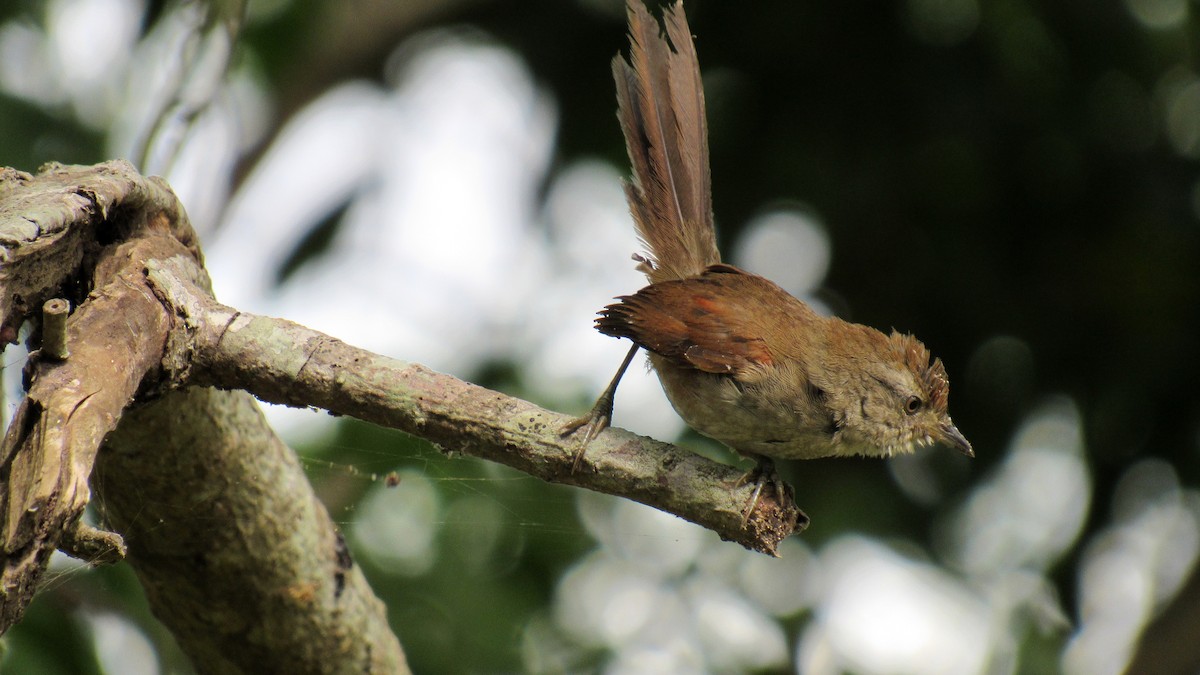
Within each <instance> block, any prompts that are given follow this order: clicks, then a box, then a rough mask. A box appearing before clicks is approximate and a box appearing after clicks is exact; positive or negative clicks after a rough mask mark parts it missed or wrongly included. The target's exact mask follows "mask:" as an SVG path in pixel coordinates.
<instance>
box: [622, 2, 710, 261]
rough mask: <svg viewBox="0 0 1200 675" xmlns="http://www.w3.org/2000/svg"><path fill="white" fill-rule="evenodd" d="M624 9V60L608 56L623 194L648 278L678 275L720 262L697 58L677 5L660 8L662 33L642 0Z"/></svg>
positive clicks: (684, 18)
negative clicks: (620, 136) (628, 176)
mask: <svg viewBox="0 0 1200 675" xmlns="http://www.w3.org/2000/svg"><path fill="white" fill-rule="evenodd" d="M628 10H629V44H630V61H629V62H626V61H625V60H624V59H622V58H621V57H620V56H617V57H616V58H615V59H614V60H613V77H614V79H615V80H616V84H617V102H618V112H617V116H618V118H619V119H620V121H621V130H622V132H623V133H624V135H625V146H626V148H627V149H628V151H629V161H630V164H631V165H632V167H633V180H632V181H631V182H630V183H628V184H626V186H625V195H626V197H627V199H628V200H629V209H630V211H631V212H632V214H633V219H634V223H635V224H636V226H637V232H638V236H639V237H640V238H641V239H642V242H643V243H644V244H645V245H646V247H647V249H648V251H647V252H648V253H649V260H648V262H647V264H644V265H643V266H642V269H643V271H644V272H646V275H647V276H648V277H649V278H650V281H651V282H658V281H666V280H670V279H684V278H687V277H691V276H695V275H698V274H700V273H701V272H703V271H704V269H705V268H706V267H708V266H709V265H714V264H717V263H719V262H721V254H720V253H719V252H718V251H717V241H716V234H715V232H714V230H713V217H712V192H711V179H710V177H709V168H708V130H707V126H706V123H705V117H704V89H703V87H702V86H701V82H700V66H699V62H698V61H697V59H696V50H695V46H694V45H693V44H692V36H691V32H690V30H689V28H688V25H687V18H686V17H685V16H684V14H683V10H682V6H681V5H672V6H668V7H667V8H665V9H664V10H663V21H664V23H665V25H666V38H664V37H662V35H661V34H660V28H659V24H658V22H657V21H656V20H655V19H654V18H653V17H652V16H650V13H649V12H648V11H647V10H646V7H645V6H644V4H643V3H642V0H628ZM668 39H669V40H670V43H669V44H668V42H667V40H668ZM672 46H674V50H672Z"/></svg>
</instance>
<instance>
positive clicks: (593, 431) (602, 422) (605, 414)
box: [559, 391, 613, 473]
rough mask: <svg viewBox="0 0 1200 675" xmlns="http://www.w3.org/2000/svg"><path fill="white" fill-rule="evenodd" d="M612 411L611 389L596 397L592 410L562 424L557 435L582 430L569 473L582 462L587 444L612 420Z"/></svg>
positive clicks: (574, 470)
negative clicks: (581, 438) (581, 437)
mask: <svg viewBox="0 0 1200 675" xmlns="http://www.w3.org/2000/svg"><path fill="white" fill-rule="evenodd" d="M612 411H613V396H612V392H611V391H605V392H604V393H603V394H601V395H600V398H598V399H596V405H594V406H592V410H591V411H590V412H589V413H588V414H586V415H584V416H583V417H576V418H575V419H573V420H571V421H570V422H567V423H566V424H564V425H563V428H562V430H561V431H559V436H564V437H565V436H570V435H571V434H573V433H575V432H576V431H579V430H580V429H583V430H584V433H583V440H582V441H581V442H580V444H579V450H577V451H575V460H574V461H573V462H571V473H575V472H576V471H578V470H579V465H580V464H581V463H583V455H584V454H585V453H586V452H587V447H588V444H589V443H591V442H592V441H593V440H595V438H596V437H597V436H599V435H600V432H601V431H604V430H605V429H607V428H608V425H609V424H610V423H611V422H612Z"/></svg>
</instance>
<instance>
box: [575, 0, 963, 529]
mask: <svg viewBox="0 0 1200 675" xmlns="http://www.w3.org/2000/svg"><path fill="white" fill-rule="evenodd" d="M626 9H627V15H628V21H629V38H630V40H629V42H630V48H629V59H628V60H626V59H625V58H623V57H622V56H621V55H620V54H618V55H617V56H616V57H614V59H613V63H612V69H613V76H614V80H615V82H616V92H617V103H618V105H617V117H618V119H619V121H620V126H621V130H622V133H623V135H624V138H625V145H626V149H627V151H628V154H629V160H630V164H631V167H632V177H631V179H630V180H628V181H626V182H625V184H624V188H625V196H626V200H627V202H628V204H629V209H630V213H631V214H632V216H633V221H634V226H635V228H636V231H637V234H638V238H639V240H640V241H641V243H642V245H643V246H644V249H645V250H644V252H642V253H638V254H635V255H634V256H633V257H634V260H635V261H636V263H637V268H638V270H639V271H641V272H642V273H644V274H645V276H646V279H647V281H648V282H649V283H648V285H646V286H645V287H644V288H642V289H640V290H638V291H637V292H635V293H633V294H632V295H625V296H620V297H617V298H616V302H614V303H612V304H609V305H608V306H606V307H605V308H603V309H602V310H601V311H600V313H599V316H598V317H597V319H596V322H595V326H596V329H597V330H599V331H600V332H601V333H603V334H605V335H608V336H611V337H616V338H625V339H628V340H630V341H631V342H632V343H633V344H632V346H631V348H630V349H629V351H628V352H627V354H626V356H625V358H624V360H623V361H622V363H621V366H620V367H619V368H618V370H617V373H616V375H615V376H614V377H613V379H612V381H611V382H610V383H609V385H608V387H606V388H605V390H604V391H603V392H602V393H601V395H600V397H599V398H598V399H597V401H596V404H595V405H594V406H593V408H592V409H591V411H590V412H589V413H588V414H587V415H584V416H582V417H579V418H577V419H575V420H572V421H571V422H569V423H568V424H567V425H565V426H564V427H563V429H562V434H563V435H564V436H567V435H570V434H573V433H576V432H577V431H579V430H580V429H585V431H584V434H583V438H582V442H581V444H580V447H579V449H578V451H577V452H576V454H575V457H574V462H573V464H572V470H573V471H576V470H578V469H579V467H580V465H581V463H582V460H583V458H584V456H585V453H586V450H587V446H588V444H589V443H590V442H591V441H592V440H593V439H594V438H595V437H596V435H597V434H599V433H600V432H601V431H603V430H604V429H605V428H606V427H608V426H609V424H610V422H611V418H612V408H613V400H614V397H615V393H616V389H617V386H618V384H619V383H620V380H621V378H622V376H623V375H624V373H625V371H626V370H627V368H628V367H629V365H630V363H631V362H632V360H633V358H634V356H635V355H636V354H637V352H638V351H639V350H645V351H646V352H647V353H648V356H649V362H650V365H651V366H652V368H653V370H654V372H655V373H657V375H658V378H659V381H660V382H661V383H662V387H663V391H664V392H665V394H666V396H667V398H668V399H669V400H670V402H671V405H672V406H673V407H674V409H675V411H676V412H677V413H678V414H679V415H680V417H682V418H683V420H684V421H685V422H687V423H688V425H690V426H691V427H692V428H693V429H695V430H696V431H698V432H700V433H701V434H703V435H705V436H708V437H710V438H712V439H715V440H717V441H720V442H721V443H723V444H725V445H726V446H728V447H729V448H731V449H732V450H734V451H735V452H737V453H738V454H740V455H742V456H745V457H747V458H749V459H752V460H754V461H755V467H754V469H752V470H751V471H750V472H748V473H747V474H746V475H744V476H743V477H742V479H741V480H739V481H738V482H737V483H736V484H735V487H739V486H741V485H743V484H746V483H753V485H754V489H753V491H752V492H751V496H750V498H749V499H748V500H747V506H746V507H745V511H744V516H743V522H745V520H746V519H748V518H749V517H750V515H751V513H752V512H753V511H754V509H755V508H756V507H757V505H758V503H759V501H760V497H761V494H762V491H763V488H764V486H765V485H768V484H774V485H775V489H776V493H777V497H778V498H779V500H780V501H781V502H782V500H783V499H784V495H785V492H786V490H787V488H786V486H785V485H784V483H783V482H782V481H781V480H780V479H779V477H778V475H777V473H776V471H775V465H774V460H775V459H786V460H793V459H816V458H822V457H842V456H853V455H862V456H870V457H891V456H895V455H901V454H906V453H909V452H912V451H913V450H914V449H915V448H916V447H920V446H926V445H933V444H937V443H940V444H946V445H949V446H951V447H953V448H956V449H957V450H959V451H960V452H962V453H963V454H965V455H967V456H972V457H973V456H974V451H973V449H972V446H971V443H970V442H969V441H968V440H967V439H966V437H965V436H964V435H963V434H962V432H960V431H959V430H958V427H957V426H955V424H954V422H953V421H952V420H951V418H950V415H949V412H948V396H949V378H948V377H947V374H946V369H945V366H944V365H943V363H942V361H941V360H940V359H937V358H933V357H932V356H931V354H930V353H929V350H928V349H927V348H926V347H925V345H924V344H922V343H921V341H920V340H918V339H917V338H916V337H914V336H912V335H910V334H906V333H901V332H897V331H894V330H893V331H892V332H891V333H890V334H884V333H883V332H881V331H879V330H876V329H875V328H871V327H869V326H865V325H861V324H856V323H851V322H848V321H844V320H842V319H840V318H837V317H834V316H823V315H821V314H818V313H817V312H816V311H815V310H813V309H812V308H811V307H810V306H809V305H808V304H806V303H805V302H804V301H802V300H800V299H798V298H796V297H794V296H792V295H791V294H789V293H788V292H787V291H785V290H784V289H783V288H781V287H780V286H779V285H777V284H775V283H774V282H772V281H770V280H769V279H766V278H765V277H762V276H760V275H757V274H754V273H752V272H749V271H746V270H743V269H740V268H738V267H735V266H733V265H729V264H727V263H724V262H722V260H721V254H720V251H719V250H718V248H717V237H716V231H715V227H714V221H713V206H712V192H711V179H710V172H709V158H708V131H707V122H706V118H705V107H704V91H703V87H702V85H701V78H700V68H699V61H698V58H697V55H696V50H695V45H694V43H693V41H692V35H691V30H690V28H689V27H688V23H687V18H686V16H685V14H684V11H683V6H682V2H681V1H680V2H673V3H671V4H669V5H667V6H665V7H664V8H663V11H662V25H661V26H660V24H659V22H658V21H657V20H656V19H655V18H654V17H653V16H651V15H650V13H649V11H648V10H647V9H646V7H645V5H644V4H643V2H642V0H627V6H626Z"/></svg>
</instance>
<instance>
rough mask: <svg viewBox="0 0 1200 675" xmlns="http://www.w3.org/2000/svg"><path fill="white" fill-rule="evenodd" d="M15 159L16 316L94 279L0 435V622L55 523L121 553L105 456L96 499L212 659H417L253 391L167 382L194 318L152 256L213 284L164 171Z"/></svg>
mask: <svg viewBox="0 0 1200 675" xmlns="http://www.w3.org/2000/svg"><path fill="white" fill-rule="evenodd" d="M13 175H14V174H13V172H8V173H5V174H0V233H2V232H5V231H10V230H11V229H12V228H8V227H7V226H9V225H15V226H17V228H16V229H21V226H23V224H32V225H34V226H35V227H34V228H33V229H32V230H30V231H29V232H28V233H25V234H24V235H22V236H23V237H25V239H19V240H4V241H2V242H0V243H2V244H3V245H4V247H3V249H0V254H2V255H3V257H4V259H5V263H6V264H5V265H3V266H0V272H3V274H0V298H4V300H5V302H8V304H3V305H0V309H2V310H3V311H4V312H5V316H4V317H3V319H4V320H5V321H6V322H9V321H10V320H11V323H10V324H6V325H18V324H19V322H20V321H21V320H23V319H24V318H25V317H26V316H28V315H29V312H30V311H31V310H32V309H34V308H35V307H36V306H40V301H41V299H42V296H43V295H45V294H47V293H50V292H52V291H53V290H54V289H74V288H78V287H80V286H85V287H87V285H85V284H83V283H81V282H80V280H81V279H85V278H89V279H90V278H92V277H93V276H94V279H95V281H94V282H93V283H92V284H91V285H90V287H93V288H95V289H96V290H94V291H92V292H91V293H90V294H88V295H87V297H86V298H84V297H74V298H73V299H74V300H75V302H76V303H77V304H78V305H79V308H78V309H77V310H76V312H75V313H74V314H72V315H71V316H70V317H69V318H68V321H67V337H68V341H69V344H70V355H69V356H68V357H67V359H66V360H64V361H62V362H49V361H46V360H42V361H40V362H39V361H38V360H37V359H36V358H31V363H30V367H29V370H28V372H29V375H30V380H31V382H32V385H31V387H30V390H29V393H28V396H27V397H26V398H25V400H24V402H23V404H22V406H21V408H19V410H18V412H17V415H16V418H15V419H14V422H13V424H11V425H10V427H9V429H8V431H7V434H6V436H5V438H4V443H3V446H0V499H2V500H4V501H3V504H2V505H3V509H0V525H3V527H2V528H0V550H2V551H3V552H4V553H3V555H2V556H0V559H2V564H3V570H2V571H3V584H4V585H3V587H2V588H0V632H3V630H4V629H6V628H7V627H8V626H10V625H12V623H14V622H15V621H16V620H18V619H19V618H20V615H21V613H22V612H23V611H24V608H25V606H26V605H27V604H28V602H29V599H30V597H31V596H32V594H33V591H34V589H35V587H36V582H37V580H38V578H39V577H40V575H41V574H42V572H44V569H45V562H46V560H47V559H48V557H49V555H50V553H51V552H52V551H53V550H54V547H55V546H56V545H57V544H58V543H60V542H62V544H63V546H64V547H66V548H68V549H70V550H73V551H75V552H76V553H88V552H90V553H89V554H91V555H100V556H105V557H109V556H113V555H120V552H121V549H122V546H121V542H120V541H119V540H118V539H116V538H114V537H106V536H104V535H103V534H98V533H95V532H89V531H88V530H87V528H81V527H79V523H78V520H77V518H78V515H79V512H80V511H81V510H82V508H83V505H84V504H86V502H87V496H88V485H87V479H88V476H89V475H91V474H92V468H93V464H92V463H93V460H95V461H96V462H97V466H98V467H99V471H98V472H97V474H96V475H94V476H93V482H92V487H93V488H94V489H95V490H96V493H97V495H98V497H99V499H100V502H101V504H102V505H103V507H104V509H103V510H104V515H105V517H106V518H107V520H108V521H109V524H111V525H113V526H114V527H116V528H117V529H119V530H120V531H121V533H122V534H124V535H125V536H126V539H127V540H128V558H127V559H128V561H129V563H130V564H131V566H132V567H133V569H134V571H135V572H136V573H137V574H138V576H139V578H140V579H141V580H142V582H143V584H144V585H145V587H146V591H147V596H148V597H149V599H150V602H151V608H152V609H153V610H154V612H155V614H156V615H157V616H158V617H159V618H160V619H161V620H162V621H163V622H164V623H165V624H166V625H167V626H168V627H169V628H171V630H172V631H173V633H174V634H175V636H176V638H178V640H179V643H180V646H181V647H183V649H184V651H185V652H187V653H188V654H189V655H191V656H192V657H193V659H194V661H195V665H196V667H197V669H198V670H199V671H200V672H220V673H237V672H245V673H257V672H268V671H269V672H311V673H321V672H347V671H350V672H389V673H390V672H398V673H403V672H406V671H407V667H406V665H405V663H404V655H403V652H402V651H401V649H400V646H399V643H398V642H397V640H396V639H395V636H394V635H392V634H391V632H390V629H389V628H388V624H387V617H386V614H385V611H384V608H383V606H382V603H380V602H379V601H378V600H377V599H376V598H375V597H374V596H373V595H372V594H371V591H370V589H369V588H368V587H367V584H366V581H365V579H364V578H363V576H362V574H361V573H360V572H359V570H358V568H357V567H356V566H355V565H354V564H353V561H352V560H351V558H350V554H349V552H348V551H347V550H346V548H345V542H344V541H342V539H341V537H340V535H339V534H338V533H337V530H336V527H335V526H334V525H333V523H332V521H331V520H330V518H329V516H328V513H326V511H325V509H324V507H323V506H322V505H321V504H320V503H319V502H318V501H317V499H316V497H315V495H314V494H313V492H312V489H311V487H310V486H309V484H308V482H307V480H306V479H305V477H304V474H303V471H302V470H301V468H300V467H299V465H298V463H297V460H296V458H295V457H294V455H292V454H291V453H290V451H289V450H288V449H287V448H286V447H285V446H284V445H283V444H282V442H281V441H279V439H278V438H276V437H275V436H274V434H273V433H272V432H271V430H270V428H269V427H268V426H267V425H266V422H265V421H264V420H263V418H262V416H261V414H259V412H258V409H257V406H256V405H255V404H254V402H253V400H252V399H251V398H250V397H249V396H248V395H247V394H245V393H242V392H217V391H215V390H212V389H207V388H192V389H189V390H187V391H186V392H176V393H171V394H168V395H166V396H163V395H162V394H161V393H158V392H160V391H161V390H162V388H163V387H164V386H167V385H169V384H170V383H171V382H173V381H174V380H175V379H177V378H174V377H172V375H173V374H174V373H176V371H178V370H180V369H183V368H185V366H186V364H185V363H180V362H178V361H171V360H168V359H164V354H175V353H177V350H175V349H173V348H172V347H173V346H174V345H176V344H180V343H186V342H187V339H186V329H187V327H186V326H184V325H182V324H180V323H178V322H177V320H176V318H177V317H175V316H174V315H173V314H172V313H171V312H169V311H167V308H165V307H164V306H163V304H162V303H161V301H160V300H159V299H158V298H157V297H156V296H155V294H154V293H153V292H152V291H151V290H150V288H149V287H148V285H147V283H146V277H145V274H144V270H145V268H146V267H147V266H152V265H153V261H154V260H156V259H168V258H169V259H171V260H172V261H174V263H175V264H176V265H178V266H179V269H180V270H181V273H182V274H184V275H185V276H186V277H187V278H188V279H190V280H192V282H193V284H199V286H200V287H206V285H207V279H206V275H205V273H204V271H203V268H202V267H200V261H199V253H198V251H196V249H195V245H194V237H193V236H192V234H191V228H190V226H189V225H188V224H187V220H186V216H184V215H183V213H182V209H181V208H180V207H179V204H178V202H177V201H176V200H175V197H174V195H173V194H171V192H170V190H169V188H167V187H166V186H165V184H163V183H161V181H157V180H155V179H145V178H142V177H140V176H138V175H137V173H136V172H134V171H133V169H132V167H130V166H129V165H128V164H125V163H119V162H118V163H109V164H105V165H100V166H98V167H92V168H86V167H53V168H52V169H51V170H50V171H49V172H47V173H45V174H42V175H39V176H37V177H29V176H27V175H22V176H17V177H16V178H15V179H13V180H8V179H7V178H5V177H6V176H8V177H12V176H13ZM6 180H7V182H5V181H6ZM43 180H44V183H43V182H42V181H43ZM71 180H75V181H78V184H77V185H75V186H74V187H72V186H71V185H70V184H69V183H70V181H71ZM64 183H67V184H64ZM30 195H33V196H32V197H31V196H30ZM10 199H12V200H16V202H18V203H19V205H20V208H19V209H18V208H15V207H12V205H11V203H9V200H10ZM22 209H23V210H22ZM72 219H74V220H72ZM60 220H62V221H63V222H62V223H60ZM67 221H70V222H67ZM60 225H61V226H60ZM64 228H65V229H64ZM68 232H69V233H71V234H65V233H68ZM26 235H27V236H26ZM104 241H115V242H116V243H112V244H107V245H106V244H103V243H101V242H104ZM93 266H94V269H93ZM93 273H94V274H93ZM35 300H36V302H34V301H35ZM9 301H11V302H9ZM81 301H82V302H81ZM9 332H12V331H9ZM4 337H11V335H5V336H4ZM135 395H136V398H137V400H138V403H137V404H135V405H136V406H137V407H136V409H131V408H130V407H129V406H130V402H131V401H132V400H133V399H134V398H135ZM114 427H115V428H114ZM106 433H107V434H109V435H108V439H107V441H105V443H106V447H105V450H104V451H102V452H100V453H99V456H98V457H97V449H98V448H99V447H100V445H101V441H102V439H103V438H104V437H105V434H106ZM206 516H207V517H206Z"/></svg>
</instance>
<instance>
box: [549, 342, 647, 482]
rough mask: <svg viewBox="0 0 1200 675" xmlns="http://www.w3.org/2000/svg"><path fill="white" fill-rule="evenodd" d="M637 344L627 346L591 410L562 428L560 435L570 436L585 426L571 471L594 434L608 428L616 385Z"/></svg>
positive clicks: (630, 360)
mask: <svg viewBox="0 0 1200 675" xmlns="http://www.w3.org/2000/svg"><path fill="white" fill-rule="evenodd" d="M637 350H638V346H637V345H636V344H635V345H634V346H632V347H630V348H629V353H628V354H626V355H625V360H624V361H622V362H621V367H620V368H617V374H616V375H613V379H612V382H609V383H608V386H607V387H605V388H604V391H603V392H601V394H600V398H597V399H596V405H593V406H592V410H591V412H589V413H588V414H586V415H584V416H583V417H578V418H576V419H573V420H571V421H570V422H567V424H566V425H564V426H563V428H562V433H561V434H560V435H562V436H570V435H571V434H573V433H575V432H576V431H578V430H579V429H580V428H581V427H587V432H586V433H585V434H584V435H583V442H582V443H580V445H579V451H578V452H577V453H575V461H574V462H572V463H571V473H575V472H576V471H578V470H579V464H580V463H581V462H582V461H583V454H584V453H585V452H586V451H587V446H588V444H589V443H591V442H592V440H593V439H594V438H596V436H598V435H599V434H600V432H601V431H604V430H605V429H607V428H608V425H609V422H611V421H612V413H613V397H614V396H615V395H616V393H617V385H618V384H620V383H621V378H622V377H623V376H624V375H625V371H626V369H628V368H629V364H630V363H631V362H632V361H633V355H634V354H637Z"/></svg>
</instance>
